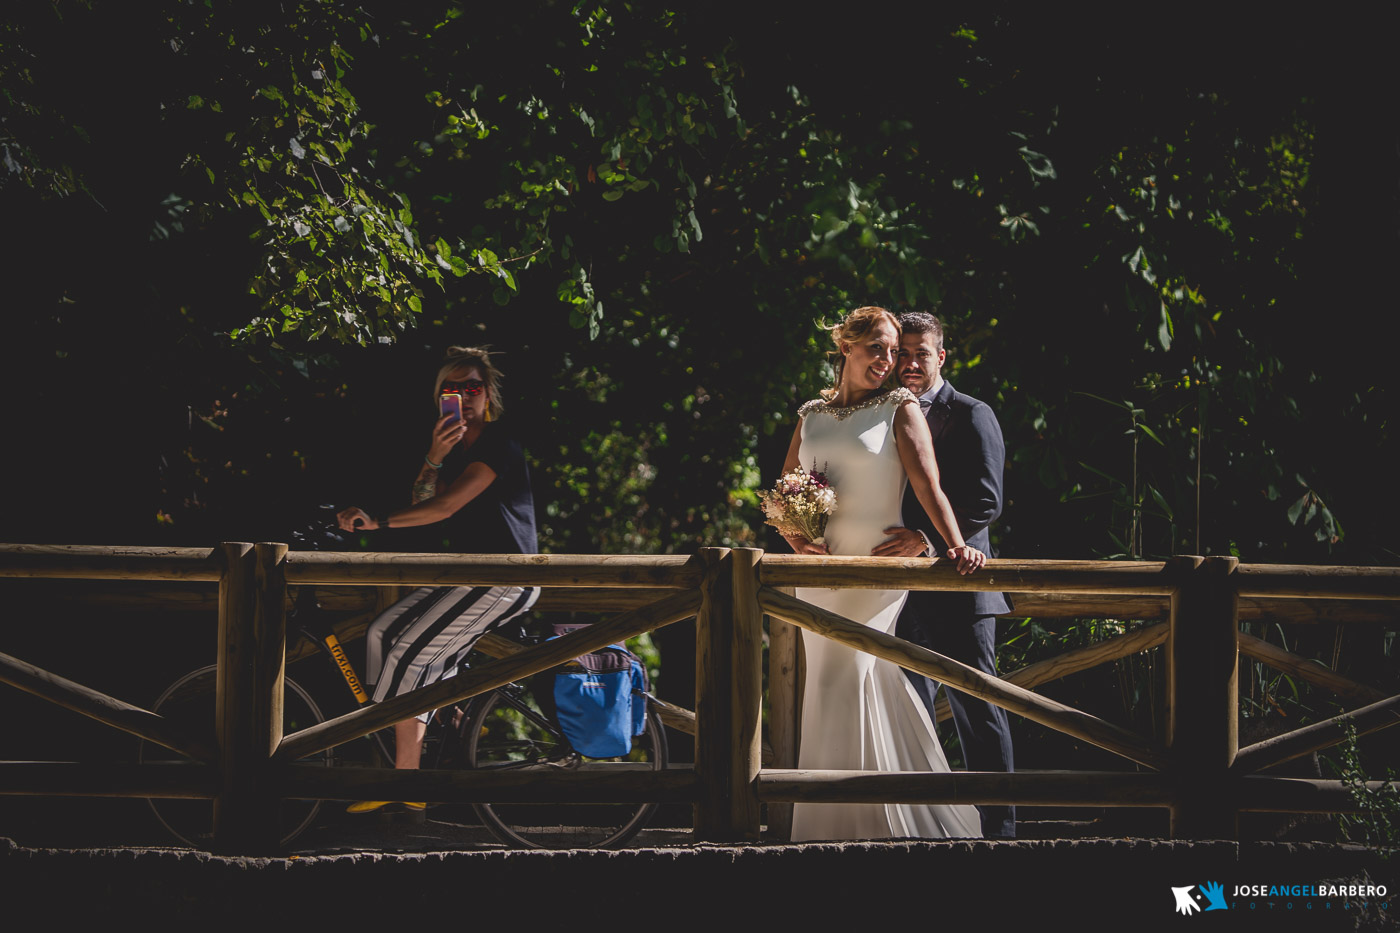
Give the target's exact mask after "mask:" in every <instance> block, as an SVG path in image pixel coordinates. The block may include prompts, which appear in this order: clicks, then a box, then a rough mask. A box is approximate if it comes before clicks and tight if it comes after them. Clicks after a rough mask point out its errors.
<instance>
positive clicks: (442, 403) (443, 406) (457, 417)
mask: <svg viewBox="0 0 1400 933" xmlns="http://www.w3.org/2000/svg"><path fill="white" fill-rule="evenodd" d="M438 415H439V417H441V416H443V415H447V416H450V418H449V420H448V422H447V423H448V424H460V423H461V421H462V396H461V395H459V394H458V393H456V392H444V393H443V394H442V395H439V396H438Z"/></svg>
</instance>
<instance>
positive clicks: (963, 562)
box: [948, 544, 987, 574]
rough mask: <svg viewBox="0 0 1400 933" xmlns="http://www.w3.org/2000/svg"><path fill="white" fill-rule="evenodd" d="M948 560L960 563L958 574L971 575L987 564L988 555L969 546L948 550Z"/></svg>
mask: <svg viewBox="0 0 1400 933" xmlns="http://www.w3.org/2000/svg"><path fill="white" fill-rule="evenodd" d="M948 559H949V560H955V561H957V562H958V573H961V574H969V573H972V572H973V571H974V570H980V569H981V568H982V566H983V565H984V564H986V563H987V555H986V554H983V553H982V552H981V551H979V550H977V548H975V547H972V546H971V545H969V544H964V545H963V546H962V547H950V548H948Z"/></svg>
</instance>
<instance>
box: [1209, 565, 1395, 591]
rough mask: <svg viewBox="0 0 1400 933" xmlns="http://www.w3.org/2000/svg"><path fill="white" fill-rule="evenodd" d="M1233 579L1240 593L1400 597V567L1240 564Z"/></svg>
mask: <svg viewBox="0 0 1400 933" xmlns="http://www.w3.org/2000/svg"><path fill="white" fill-rule="evenodd" d="M1235 578H1236V579H1235V586H1236V587H1237V588H1238V590H1239V594H1240V595H1241V596H1273V597H1288V598H1292V599H1400V567H1314V566H1307V565H1301V564H1240V565H1239V567H1238V568H1236V570H1235Z"/></svg>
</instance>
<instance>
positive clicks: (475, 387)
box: [441, 379, 486, 395]
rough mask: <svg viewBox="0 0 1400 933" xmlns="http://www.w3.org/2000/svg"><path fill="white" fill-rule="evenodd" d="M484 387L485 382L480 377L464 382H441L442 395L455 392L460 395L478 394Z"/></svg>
mask: <svg viewBox="0 0 1400 933" xmlns="http://www.w3.org/2000/svg"><path fill="white" fill-rule="evenodd" d="M484 388H486V383H484V382H482V381H481V380H480V379H468V380H467V381H466V382H444V383H443V384H442V390H441V394H442V395H447V394H449V393H452V392H457V393H460V394H462V395H480V394H481V390H482V389H484Z"/></svg>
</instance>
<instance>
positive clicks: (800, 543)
mask: <svg viewBox="0 0 1400 933" xmlns="http://www.w3.org/2000/svg"><path fill="white" fill-rule="evenodd" d="M783 540H784V541H786V542H787V543H788V546H789V547H791V548H792V550H793V553H796V554H829V553H831V552H830V551H828V550H827V549H826V545H825V544H813V543H812V542H811V541H809V540H808V539H806V538H804V537H802V536H801V535H792V536H791V537H789V536H788V535H783Z"/></svg>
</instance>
